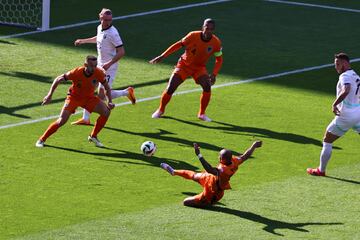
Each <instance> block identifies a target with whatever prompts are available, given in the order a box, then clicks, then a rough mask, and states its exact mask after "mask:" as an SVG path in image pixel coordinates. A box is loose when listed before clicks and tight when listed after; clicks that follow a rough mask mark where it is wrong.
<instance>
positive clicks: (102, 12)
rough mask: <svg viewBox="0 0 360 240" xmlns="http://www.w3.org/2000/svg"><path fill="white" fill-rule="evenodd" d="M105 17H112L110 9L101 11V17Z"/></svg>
mask: <svg viewBox="0 0 360 240" xmlns="http://www.w3.org/2000/svg"><path fill="white" fill-rule="evenodd" d="M104 15H112V12H111V10H110V9H108V8H103V9H101V11H100V13H99V17H102V16H104Z"/></svg>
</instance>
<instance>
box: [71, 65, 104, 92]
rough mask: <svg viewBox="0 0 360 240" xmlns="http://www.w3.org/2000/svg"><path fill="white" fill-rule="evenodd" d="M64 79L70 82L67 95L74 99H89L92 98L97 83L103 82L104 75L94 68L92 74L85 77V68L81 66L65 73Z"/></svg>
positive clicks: (101, 71)
mask: <svg viewBox="0 0 360 240" xmlns="http://www.w3.org/2000/svg"><path fill="white" fill-rule="evenodd" d="M65 79H66V80H70V81H72V85H71V87H70V88H69V93H68V95H71V96H73V97H76V98H78V97H79V98H84V97H91V96H94V92H95V89H96V87H97V86H98V85H99V82H100V83H104V82H105V73H104V71H103V70H101V69H100V68H95V71H94V73H93V74H91V75H90V76H87V75H86V74H85V67H84V66H82V67H78V68H74V69H73V70H71V71H69V72H67V73H66V74H65Z"/></svg>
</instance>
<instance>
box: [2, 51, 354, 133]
mask: <svg viewBox="0 0 360 240" xmlns="http://www.w3.org/2000/svg"><path fill="white" fill-rule="evenodd" d="M359 61H360V58H355V59H352V60H351V62H359ZM333 65H334V64H332V63H329V64H324V65H319V66H314V67H307V68H301V69H296V70H292V71H287V72H282V73H276V74H270V75H265V76H261V77H256V78H249V79H246V80H240V81H236V82H229V83H223V84H219V85H215V86H213V87H212V88H213V89H214V88H221V87H228V86H233V85H238V84H244V83H250V82H256V81H264V80H269V79H273V78H277V77H283V76H287V75H291V74H296V73H303V72H309V71H313V70H318V69H322V68H327V67H331V66H333ZM200 91H202V89H201V88H196V89H190V90H185V91H179V92H175V93H174V94H173V96H176V95H182V94H188V93H192V92H200ZM160 97H161V96H153V97H148V98H141V99H138V100H137V102H138V103H139V102H147V101H151V100H155V99H159V98H160ZM128 104H130V102H123V103H118V104H116V105H115V106H116V107H118V106H124V105H128ZM80 113H82V111H76V112H75V113H74V115H76V114H80ZM58 117H59V115H53V116H48V117H43V118H39V119H34V120H30V121H25V122H19V123H14V124H8V125H3V126H0V129H6V128H12V127H16V126H21V125H27V124H32V123H37V122H42V121H46V120H50V119H56V118H58Z"/></svg>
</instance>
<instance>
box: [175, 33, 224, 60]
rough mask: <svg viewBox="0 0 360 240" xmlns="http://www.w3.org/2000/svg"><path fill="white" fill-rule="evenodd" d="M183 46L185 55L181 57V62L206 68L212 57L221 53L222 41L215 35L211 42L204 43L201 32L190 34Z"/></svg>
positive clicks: (184, 40)
mask: <svg viewBox="0 0 360 240" xmlns="http://www.w3.org/2000/svg"><path fill="white" fill-rule="evenodd" d="M181 44H182V45H183V46H185V53H184V54H183V55H181V58H180V61H182V62H184V63H185V65H187V66H190V65H192V66H194V67H205V66H206V63H207V61H208V60H209V58H210V57H211V56H212V55H214V54H215V55H216V53H219V52H221V41H220V40H219V38H218V37H216V36H215V35H214V34H213V35H212V38H211V39H210V40H209V41H204V40H203V39H202V36H201V31H193V32H190V33H188V34H187V35H186V36H185V37H184V38H183V39H181Z"/></svg>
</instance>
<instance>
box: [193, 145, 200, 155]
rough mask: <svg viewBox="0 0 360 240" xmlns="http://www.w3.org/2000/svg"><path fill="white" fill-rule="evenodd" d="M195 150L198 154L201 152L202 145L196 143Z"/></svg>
mask: <svg viewBox="0 0 360 240" xmlns="http://www.w3.org/2000/svg"><path fill="white" fill-rule="evenodd" d="M194 150H195V154H196V155H199V154H200V147H199V145H198V144H197V143H194Z"/></svg>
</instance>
